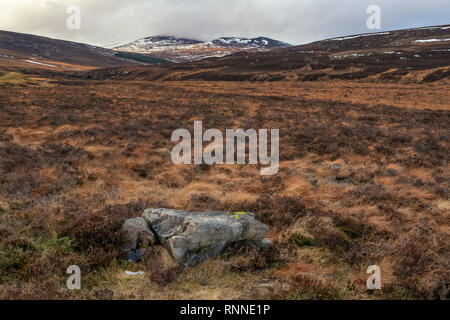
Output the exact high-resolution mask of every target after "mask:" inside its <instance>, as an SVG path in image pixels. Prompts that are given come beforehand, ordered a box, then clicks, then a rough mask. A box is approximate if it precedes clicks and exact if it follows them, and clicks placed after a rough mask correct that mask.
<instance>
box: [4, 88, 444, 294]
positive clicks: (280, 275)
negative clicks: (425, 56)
mask: <svg viewBox="0 0 450 320" xmlns="http://www.w3.org/2000/svg"><path fill="white" fill-rule="evenodd" d="M441 86H442V85H441ZM448 92H450V91H449V90H448V88H446V87H439V86H438V85H437V84H430V85H423V86H417V85H394V84H392V85H391V84H390V85H380V84H358V83H346V82H335V83H302V84H298V83H276V82H274V83H258V84H252V83H238V82H227V83H221V82H214V83H208V82H195V81H192V82H189V81H185V82H170V83H166V82H147V83H145V82H123V83H115V82H112V81H111V82H109V81H105V82H88V81H85V82H81V81H80V82H74V83H66V82H63V81H62V82H60V83H59V84H56V83H55V84H52V85H46V86H44V87H34V86H33V87H17V86H12V87H8V88H0V108H1V110H2V115H3V117H2V118H1V120H0V123H1V129H0V159H1V160H0V173H1V175H0V235H1V236H0V258H1V259H0V297H1V298H23V299H33V298H92V299H108V298H129V299H141V298H142V299H153V298H168V299H171V298H174V299H175V298H193V299H196V298H208V297H215V298H217V299H226V298H256V299H258V298H277V299H339V298H350V299H352V298H428V299H435V298H448V294H449V293H448V292H449V287H448V284H449V283H450V275H449V273H448V270H449V266H448V261H450V257H449V250H448V248H449V247H450V246H449V244H450V243H449V231H450V228H449V224H448V218H449V216H448V213H449V210H448V209H449V201H450V199H449V195H450V193H449V191H450V189H449V181H450V171H449V166H448V155H449V154H450V144H449V141H450V139H449V138H450V137H449V132H450V130H449V129H450V127H449V123H450V121H449V120H450V108H449V106H448V98H449V96H448ZM194 119H200V120H203V124H204V127H205V128H218V129H220V130H224V129H225V128H230V127H234V126H236V127H237V126H239V127H241V128H246V129H248V128H279V129H281V141H280V152H281V167H280V172H279V174H278V175H277V176H274V177H261V176H260V175H259V168H258V167H257V166H226V165H216V166H213V167H205V166H175V165H173V164H172V162H171V161H170V150H171V148H172V147H173V144H172V143H171V142H170V135H171V133H172V131H173V130H175V129H177V128H187V129H189V130H192V127H193V121H194ZM333 165H339V169H336V166H333ZM146 207H173V208H179V209H190V210H209V209H213V210H234V211H243V210H248V211H253V212H255V213H256V215H257V217H258V219H260V220H261V221H263V222H264V223H267V224H268V225H269V226H270V228H271V230H270V234H269V235H270V237H271V239H272V240H273V241H274V243H275V245H276V248H277V252H276V253H273V252H272V253H270V254H266V253H261V252H259V251H258V250H256V249H247V250H250V251H246V250H244V249H239V248H236V249H235V250H234V251H232V252H230V253H227V254H226V255H224V256H222V257H219V258H218V259H217V260H214V261H210V262H208V263H206V264H204V265H202V266H199V267H196V268H193V269H188V270H179V269H178V268H176V267H167V268H166V267H161V266H160V265H159V264H158V263H159V262H157V261H156V262H155V261H152V259H151V258H149V260H147V262H145V263H143V264H140V265H134V266H130V265H128V264H126V263H123V262H120V261H121V260H120V258H121V257H120V253H119V252H118V250H117V249H118V248H119V247H120V241H121V235H120V232H119V229H120V224H121V223H122V221H123V220H124V219H126V218H128V217H135V216H139V215H141V213H142V211H143V210H144V208H146ZM255 250H256V251H255ZM158 261H159V260H158ZM152 263H156V265H152ZM161 263H163V262H161ZM164 263H165V262H164ZM164 263H163V264H164ZM71 264H78V265H79V266H80V267H82V270H83V275H84V278H83V279H84V280H83V281H84V282H83V284H84V285H83V290H82V291H81V292H78V293H73V292H68V291H67V290H66V289H65V279H66V274H65V269H66V268H67V266H69V265H71ZM372 264H379V265H380V266H381V267H382V274H384V275H385V276H386V279H387V280H386V282H385V284H386V285H385V287H384V288H383V290H382V291H381V292H378V293H375V294H370V293H369V292H367V290H366V288H365V278H366V274H365V270H366V268H367V267H368V266H369V265H372ZM126 268H136V269H139V268H142V269H144V270H145V271H146V276H145V277H144V278H145V281H141V282H140V281H134V280H132V279H129V278H127V277H125V276H124V275H123V272H124V270H125V269H126ZM155 270H160V271H161V272H155ZM384 270H385V271H384ZM139 279H141V278H139ZM141 280H142V279H141Z"/></svg>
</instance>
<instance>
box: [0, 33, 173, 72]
mask: <svg viewBox="0 0 450 320" xmlns="http://www.w3.org/2000/svg"><path fill="white" fill-rule="evenodd" d="M166 62H167V61H165V60H162V59H157V58H153V59H152V58H150V57H148V56H145V55H139V54H132V55H130V54H124V53H121V52H117V51H113V50H110V49H105V48H101V47H96V46H92V45H88V44H83V43H77V42H70V41H64V40H57V39H50V38H46V37H40V36H35V35H30V34H22V33H16V32H8V31H0V65H6V66H21V67H25V66H29V67H34V68H47V69H61V68H62V69H64V68H66V69H73V67H75V66H77V67H118V66H127V65H128V66H130V65H131V66H132V65H135V66H138V65H144V64H149V63H150V64H163V63H166Z"/></svg>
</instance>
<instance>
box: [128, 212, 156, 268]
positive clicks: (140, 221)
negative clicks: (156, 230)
mask: <svg viewBox="0 0 450 320" xmlns="http://www.w3.org/2000/svg"><path fill="white" fill-rule="evenodd" d="M122 231H123V233H124V234H125V239H126V241H125V244H124V246H123V247H122V250H123V251H125V252H126V253H127V255H128V259H129V260H132V261H138V260H140V259H141V258H142V257H143V256H144V254H145V251H146V248H147V247H149V246H151V245H153V244H154V243H155V236H154V234H153V232H151V231H150V229H149V228H148V225H147V222H146V221H145V219H144V218H134V219H128V220H126V221H125V222H124V224H123V226H122Z"/></svg>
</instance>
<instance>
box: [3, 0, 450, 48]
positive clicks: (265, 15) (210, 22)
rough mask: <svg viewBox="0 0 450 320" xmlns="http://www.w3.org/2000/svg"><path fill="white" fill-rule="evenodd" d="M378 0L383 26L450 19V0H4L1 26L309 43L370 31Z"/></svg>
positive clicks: (101, 36) (103, 39) (131, 36)
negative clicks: (70, 10) (76, 16)
mask: <svg viewBox="0 0 450 320" xmlns="http://www.w3.org/2000/svg"><path fill="white" fill-rule="evenodd" d="M70 4H75V5H78V6H79V7H80V9H81V29H80V30H69V29H68V28H67V27H66V20H67V18H68V17H69V15H68V14H67V13H66V10H67V7H68V6H69V5H70ZM373 4H374V5H378V6H379V7H380V8H381V18H382V20H381V21H382V22H381V26H382V30H392V29H402V28H409V27H420V26H428V25H439V24H448V23H450V0H0V30H8V31H16V32H23V33H32V34H37V35H43V36H48V37H52V38H58V39H65V40H71V41H79V42H86V43H90V44H94V45H100V46H107V45H113V44H120V43H125V42H128V41H133V40H136V39H138V38H142V37H146V36H151V35H174V36H181V37H189V38H195V39H199V40H212V39H215V38H217V37H221V36H240V37H257V36H267V37H271V38H275V39H278V40H283V41H287V42H290V43H292V44H302V43H307V42H311V41H314V40H320V39H324V38H330V37H334V36H343V35H350V34H358V33H365V32H369V31H370V30H368V29H367V26H366V20H367V18H368V16H369V15H368V14H367V13H366V9H367V7H368V6H369V5H373Z"/></svg>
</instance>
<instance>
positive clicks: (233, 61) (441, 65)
mask: <svg viewBox="0 0 450 320" xmlns="http://www.w3.org/2000/svg"><path fill="white" fill-rule="evenodd" d="M180 71H182V72H180ZM105 76H106V77H108V75H107V73H106V74H105V73H103V74H102V75H101V77H105ZM114 77H120V72H118V73H114ZM125 77H127V78H133V77H134V78H142V79H159V80H184V79H196V80H206V81H209V80H220V81H322V80H324V81H334V80H362V79H364V80H365V81H370V82H405V83H411V82H413V83H426V82H434V81H441V80H445V79H449V78H450V25H443V26H433V27H425V28H415V29H406V30H396V31H386V32H378V33H370V34H360V35H351V36H344V37H338V38H333V39H327V40H322V41H317V42H313V43H310V44H306V45H301V46H295V47H288V48H278V49H276V50H271V51H257V52H237V53H235V54H233V55H229V56H226V57H218V58H214V59H206V60H203V61H196V62H190V63H182V64H174V65H171V66H169V67H167V68H151V69H148V68H129V69H127V71H126V76H125Z"/></svg>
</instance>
